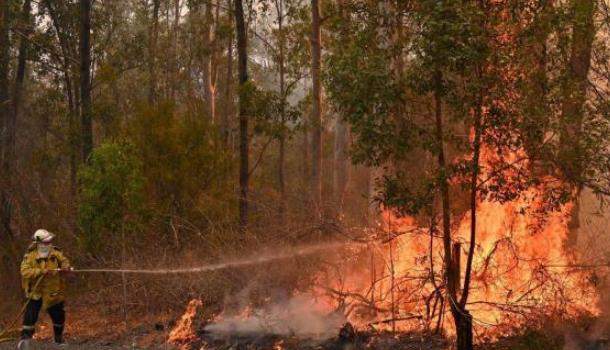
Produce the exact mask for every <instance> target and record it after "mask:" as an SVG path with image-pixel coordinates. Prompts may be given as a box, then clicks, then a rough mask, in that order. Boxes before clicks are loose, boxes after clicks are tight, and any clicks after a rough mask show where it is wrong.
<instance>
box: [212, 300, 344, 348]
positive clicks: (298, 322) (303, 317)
mask: <svg viewBox="0 0 610 350" xmlns="http://www.w3.org/2000/svg"><path fill="white" fill-rule="evenodd" d="M345 322H346V318H345V316H344V315H342V314H340V313H337V312H328V310H326V308H325V307H323V306H321V305H320V303H318V302H316V300H315V299H314V298H313V297H312V296H310V295H306V294H305V295H298V296H294V297H292V298H290V299H288V300H286V301H283V302H275V303H272V304H270V305H268V306H266V307H264V308H260V309H256V310H253V311H251V312H249V313H248V314H247V315H224V316H221V317H219V319H217V320H216V322H215V323H212V324H210V325H208V326H206V327H205V330H206V331H207V332H209V333H211V334H212V335H217V336H219V337H224V336H255V335H261V334H268V335H281V336H293V337H298V338H302V339H315V340H325V339H329V338H332V337H334V336H336V335H337V334H338V333H339V329H340V328H341V327H342V326H343V324H344V323H345Z"/></svg>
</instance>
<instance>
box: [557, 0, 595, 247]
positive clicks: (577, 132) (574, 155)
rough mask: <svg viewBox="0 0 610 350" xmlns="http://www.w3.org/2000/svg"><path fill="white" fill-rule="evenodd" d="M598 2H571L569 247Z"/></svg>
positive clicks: (566, 154)
mask: <svg viewBox="0 0 610 350" xmlns="http://www.w3.org/2000/svg"><path fill="white" fill-rule="evenodd" d="M596 9H597V1H596V0H574V1H573V2H572V16H573V20H572V48H571V53H570V61H569V65H568V67H567V77H566V78H567V79H565V83H564V86H563V90H564V91H563V104H562V113H561V114H562V115H561V135H560V137H561V145H562V148H561V151H560V157H559V158H560V161H561V164H562V166H563V171H564V174H565V176H566V179H567V180H568V181H569V182H570V183H572V184H573V185H574V189H575V197H574V198H575V200H574V207H573V208H572V217H571V219H570V222H569V223H568V228H569V236H568V242H567V244H568V245H573V244H575V243H576V242H577V238H578V237H577V232H578V229H579V228H580V217H579V211H580V200H579V197H580V192H581V190H582V186H583V179H582V172H583V162H584V159H583V157H584V156H585V155H584V154H583V153H584V152H583V151H584V150H583V147H582V144H581V142H582V137H581V134H582V125H583V119H584V114H585V102H586V100H587V91H588V89H587V85H588V75H589V69H590V67H591V51H592V48H593V40H594V39H595V35H596V32H595V23H594V20H595V13H596Z"/></svg>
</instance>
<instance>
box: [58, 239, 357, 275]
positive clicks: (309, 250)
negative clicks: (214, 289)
mask: <svg viewBox="0 0 610 350" xmlns="http://www.w3.org/2000/svg"><path fill="white" fill-rule="evenodd" d="M355 244H361V243H354V242H335V243H326V244H317V245H309V246H304V247H299V248H296V249H294V250H293V251H290V252H283V253H275V254H266V255H262V256H258V257H249V258H243V259H236V260H231V261H226V262H220V263H214V264H206V265H201V266H195V267H182V268H175V269H109V268H99V269H70V270H69V271H70V272H75V273H120V274H146V275H169V274H185V273H201V272H210V271H217V270H224V269H228V268H234V267H243V266H250V265H259V264H264V263H268V262H271V261H276V260H285V259H289V258H294V257H299V256H307V255H312V254H315V253H319V252H322V251H326V250H331V249H337V248H342V247H347V246H353V245H355ZM58 271H61V270H58Z"/></svg>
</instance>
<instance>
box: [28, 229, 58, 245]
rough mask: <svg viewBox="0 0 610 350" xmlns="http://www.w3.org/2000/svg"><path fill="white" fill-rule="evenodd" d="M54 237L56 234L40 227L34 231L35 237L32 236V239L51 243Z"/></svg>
mask: <svg viewBox="0 0 610 350" xmlns="http://www.w3.org/2000/svg"><path fill="white" fill-rule="evenodd" d="M54 237H55V235H54V234H52V233H51V232H49V231H47V230H44V229H38V230H36V232H35V233H34V237H32V239H33V240H34V242H42V243H50V242H51V241H52V240H53V238H54Z"/></svg>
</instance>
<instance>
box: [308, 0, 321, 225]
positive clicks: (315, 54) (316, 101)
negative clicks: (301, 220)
mask: <svg viewBox="0 0 610 350" xmlns="http://www.w3.org/2000/svg"><path fill="white" fill-rule="evenodd" d="M321 44H322V43H321V34H320V4H319V0H311V80H312V85H313V86H312V95H313V101H312V108H311V125H310V128H311V189H310V190H311V197H312V202H313V206H314V208H313V209H314V211H315V213H316V216H318V217H320V216H321V214H322V86H321V82H320V66H321V60H322V48H321Z"/></svg>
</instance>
